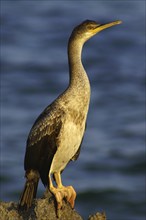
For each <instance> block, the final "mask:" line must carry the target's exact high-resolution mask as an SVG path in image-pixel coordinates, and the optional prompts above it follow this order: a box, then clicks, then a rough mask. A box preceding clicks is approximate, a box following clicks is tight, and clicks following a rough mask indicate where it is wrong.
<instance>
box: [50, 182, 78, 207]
mask: <svg viewBox="0 0 146 220" xmlns="http://www.w3.org/2000/svg"><path fill="white" fill-rule="evenodd" d="M50 191H51V192H52V193H53V195H54V196H55V198H56V201H57V209H61V208H62V202H63V199H64V198H66V200H67V201H68V202H69V203H70V205H71V207H72V208H74V204H75V198H76V192H75V190H74V188H73V187H72V186H66V187H65V186H61V187H57V188H55V187H51V188H50Z"/></svg>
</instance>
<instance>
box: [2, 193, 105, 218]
mask: <svg viewBox="0 0 146 220" xmlns="http://www.w3.org/2000/svg"><path fill="white" fill-rule="evenodd" d="M0 219H1V220H59V219H60V220H83V218H82V217H81V216H80V215H79V214H78V213H77V212H76V211H75V210H74V209H72V208H71V206H70V204H68V203H67V202H66V201H63V207H62V209H61V210H59V211H57V209H56V201H55V199H54V198H53V197H52V195H51V194H47V196H46V197H45V198H42V199H35V200H34V202H33V205H32V207H31V208H30V209H29V210H28V211H25V210H19V209H18V204H17V203H15V202H0ZM88 220H106V217H105V214H103V213H96V214H95V215H91V216H89V218H88Z"/></svg>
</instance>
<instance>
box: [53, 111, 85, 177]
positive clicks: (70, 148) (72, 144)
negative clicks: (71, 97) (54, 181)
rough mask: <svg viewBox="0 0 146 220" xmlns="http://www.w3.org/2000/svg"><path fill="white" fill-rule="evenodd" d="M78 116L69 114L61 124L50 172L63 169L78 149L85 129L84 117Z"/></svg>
mask: <svg viewBox="0 0 146 220" xmlns="http://www.w3.org/2000/svg"><path fill="white" fill-rule="evenodd" d="M78 117H79V116H78ZM78 117H76V118H74V119H73V117H72V114H70V115H69V116H68V118H66V120H65V121H64V123H63V124H62V128H61V130H60V134H59V136H58V141H57V142H58V149H57V151H56V153H55V155H54V158H53V161H52V164H51V168H50V173H54V172H59V171H61V170H63V169H64V168H65V166H66V165H67V164H68V162H69V161H70V160H71V159H72V158H73V156H74V155H75V154H76V152H77V151H78V149H79V147H80V144H81V141H82V138H83V134H84V130H85V119H84V120H79V118H78Z"/></svg>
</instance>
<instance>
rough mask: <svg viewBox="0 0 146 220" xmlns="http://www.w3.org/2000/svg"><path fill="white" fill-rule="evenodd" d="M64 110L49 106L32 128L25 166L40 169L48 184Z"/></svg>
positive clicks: (44, 181) (43, 178)
mask: <svg viewBox="0 0 146 220" xmlns="http://www.w3.org/2000/svg"><path fill="white" fill-rule="evenodd" d="M63 117H64V112H63V110H62V109H59V108H56V107H55V106H49V107H47V108H46V109H45V110H44V111H43V112H42V114H41V115H40V116H39V117H38V118H37V120H36V121H35V123H34V125H33V127H32V129H31V130H30V133H29V136H28V140H27V147H26V154H25V161H24V167H25V170H29V169H37V170H39V173H40V176H41V179H42V182H43V183H44V185H46V184H48V172H49V169H50V166H51V163H52V160H53V157H54V154H55V152H56V150H57V147H58V146H57V143H58V142H57V137H58V135H59V132H60V129H61V127H62V119H63Z"/></svg>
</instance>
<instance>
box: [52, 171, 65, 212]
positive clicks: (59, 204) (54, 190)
mask: <svg viewBox="0 0 146 220" xmlns="http://www.w3.org/2000/svg"><path fill="white" fill-rule="evenodd" d="M49 189H50V191H51V193H52V194H53V195H54V196H55V198H56V202H57V209H60V208H61V207H62V200H63V198H64V194H63V193H62V192H61V191H60V190H58V188H56V187H54V186H53V183H52V179H51V175H49Z"/></svg>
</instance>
